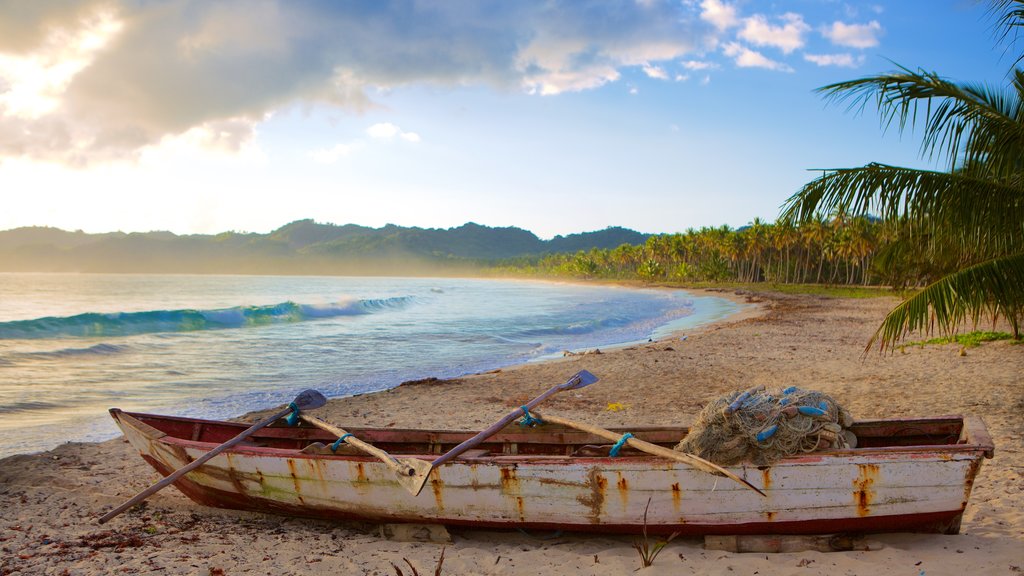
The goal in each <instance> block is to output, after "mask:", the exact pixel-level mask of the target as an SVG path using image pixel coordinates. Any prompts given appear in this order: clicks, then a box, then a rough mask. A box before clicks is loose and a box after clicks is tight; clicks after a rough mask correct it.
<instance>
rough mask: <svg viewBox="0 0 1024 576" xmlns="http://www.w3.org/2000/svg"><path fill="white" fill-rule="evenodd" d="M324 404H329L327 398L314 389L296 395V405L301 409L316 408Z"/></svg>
mask: <svg viewBox="0 0 1024 576" xmlns="http://www.w3.org/2000/svg"><path fill="white" fill-rule="evenodd" d="M324 404H327V398H324V395H323V394H321V393H319V392H317V391H316V390H313V389H310V390H303V391H302V392H299V395H298V396H296V397H295V405H296V406H298V407H299V410H315V409H317V408H319V407H321V406H323V405H324Z"/></svg>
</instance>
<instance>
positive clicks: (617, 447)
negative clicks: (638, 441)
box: [608, 432, 633, 458]
mask: <svg viewBox="0 0 1024 576" xmlns="http://www.w3.org/2000/svg"><path fill="white" fill-rule="evenodd" d="M632 437H633V434H632V433H630V432H626V433H625V434H623V435H622V438H619V441H618V442H616V443H615V445H614V446H612V449H611V450H609V451H608V455H609V456H611V457H612V458H615V457H616V456H618V455H619V450H622V447H623V446H625V445H626V440H629V439H630V438H632Z"/></svg>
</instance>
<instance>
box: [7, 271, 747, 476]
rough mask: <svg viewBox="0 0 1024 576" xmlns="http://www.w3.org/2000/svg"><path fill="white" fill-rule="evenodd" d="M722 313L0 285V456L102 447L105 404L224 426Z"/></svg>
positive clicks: (154, 286)
mask: <svg viewBox="0 0 1024 576" xmlns="http://www.w3.org/2000/svg"><path fill="white" fill-rule="evenodd" d="M736 309H737V305H735V304H733V303H731V302H729V301H727V300H724V299H721V298H704V297H694V296H692V295H690V294H688V293H686V292H684V291H681V290H662V289H659V290H645V289H635V288H621V287H612V286H598V285H579V284H560V283H552V282H532V281H514V280H480V279H449V278H443V279H442V278H360V277H308V276H304V277H298V276H211V275H117V274H0V457H3V456H9V455H11V454H16V453H26V452H35V451H40V450H47V449H49V448H52V447H54V446H55V445H57V444H59V443H61V442H66V441H97V440H103V439H107V438H112V437H114V436H116V435H117V430H116V428H115V426H114V425H113V423H112V421H111V419H110V418H109V416H108V415H107V414H106V410H107V409H108V408H110V407H112V406H116V407H119V408H122V409H125V410H133V411H147V412H158V413H169V414H176V415H186V416H197V417H204V418H226V417H233V416H238V415H240V414H242V413H245V412H247V411H251V410H255V409H261V408H267V407H272V406H277V405H280V404H283V403H287V402H288V401H289V400H291V399H292V398H294V396H295V395H296V394H297V393H298V392H299V391H301V390H303V389H306V388H315V389H317V390H319V391H321V392H322V393H324V395H326V396H328V397H339V396H346V395H351V394H356V393H361V392H369V391H376V390H383V389H386V388H390V387H393V386H396V385H398V384H400V383H401V382H403V381H405V380H411V379H419V378H426V377H431V376H433V377H438V378H446V377H454V376H460V375H464V374H468V373H474V372H479V371H484V370H491V369H496V368H500V367H503V366H508V365H511V364H518V363H523V362H529V361H533V360H538V359H544V358H550V357H552V356H555V355H560V354H561V353H562V351H563V350H582V349H590V348H595V347H607V346H613V345H619V344H626V343H631V342H637V341H644V340H647V339H648V338H650V337H661V336H664V335H666V334H667V333H668V331H669V330H685V329H686V328H688V327H691V326H694V325H697V324H701V323H705V322H712V321H715V320H717V319H719V318H722V317H724V316H727V315H728V314H731V313H732V312H734V311H736ZM567 376H568V375H567ZM551 384H552V385H555V384H557V382H552V383H551Z"/></svg>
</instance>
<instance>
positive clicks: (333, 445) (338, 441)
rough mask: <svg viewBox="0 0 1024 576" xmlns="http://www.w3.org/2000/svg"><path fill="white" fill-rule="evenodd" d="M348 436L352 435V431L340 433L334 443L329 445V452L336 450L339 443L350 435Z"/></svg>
mask: <svg viewBox="0 0 1024 576" xmlns="http://www.w3.org/2000/svg"><path fill="white" fill-rule="evenodd" d="M350 436H352V433H346V434H344V435H342V436H341V438H339V439H338V440H336V441H334V444H332V445H331V452H337V451H338V447H339V446H341V443H342V442H345V439H346V438H348V437H350ZM346 444H347V443H346Z"/></svg>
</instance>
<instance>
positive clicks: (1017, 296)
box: [865, 252, 1024, 352]
mask: <svg viewBox="0 0 1024 576" xmlns="http://www.w3.org/2000/svg"><path fill="white" fill-rule="evenodd" d="M982 316H989V317H991V318H997V317H1002V318H1005V319H1006V321H1007V322H1008V323H1009V324H1010V327H1011V328H1012V330H1013V335H1014V338H1018V339H1019V338H1020V337H1021V333H1020V325H1021V322H1022V321H1024V252H1022V253H1018V254H1014V255H1011V256H1006V257H1002V258H996V259H993V260H989V261H987V262H983V263H981V264H977V265H975V266H971V267H969V268H965V269H963V270H960V271H958V272H956V273H953V274H950V275H949V276H946V277H944V278H942V279H940V280H938V281H936V282H934V283H932V284H931V285H929V286H928V287H926V288H925V289H924V290H922V291H921V292H919V293H918V294H916V295H914V296H912V297H910V298H908V299H907V300H905V301H904V302H903V303H902V304H900V305H899V306H897V307H896V308H894V309H893V310H892V312H889V314H888V316H886V317H885V321H884V322H883V323H882V326H881V327H879V329H878V331H877V332H875V334H874V336H872V338H871V340H870V341H869V342H868V345H867V347H866V348H865V352H866V351H868V350H870V349H871V347H872V346H873V345H874V343H875V342H878V343H879V350H880V351H882V352H884V351H886V350H890V351H891V350H892V349H894V348H895V345H896V343H897V342H898V341H900V340H902V339H903V338H905V337H906V336H907V335H908V334H909V333H912V332H918V331H923V332H925V333H930V332H932V330H934V329H935V328H936V327H937V328H938V329H939V330H940V331H942V332H943V333H946V334H952V333H955V332H956V330H957V328H958V327H959V326H960V325H961V324H962V323H963V322H964V321H966V320H972V321H973V322H974V323H975V324H977V323H978V322H979V321H980V319H981V318H982Z"/></svg>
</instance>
